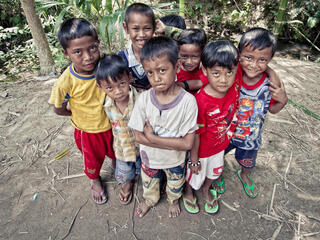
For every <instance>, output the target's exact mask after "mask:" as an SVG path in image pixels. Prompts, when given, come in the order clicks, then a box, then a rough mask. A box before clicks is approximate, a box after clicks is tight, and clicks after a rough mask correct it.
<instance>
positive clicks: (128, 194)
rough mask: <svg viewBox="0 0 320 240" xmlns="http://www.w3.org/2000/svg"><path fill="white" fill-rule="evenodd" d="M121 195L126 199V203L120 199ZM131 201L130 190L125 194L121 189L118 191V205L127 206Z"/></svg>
mask: <svg viewBox="0 0 320 240" xmlns="http://www.w3.org/2000/svg"><path fill="white" fill-rule="evenodd" d="M121 195H122V197H124V198H126V199H127V201H122V200H121V198H120V196H121ZM131 200H132V189H131V191H130V192H129V193H127V194H125V193H124V192H123V189H122V188H121V190H120V192H119V201H120V204H122V205H128V204H129V203H130V202H131Z"/></svg>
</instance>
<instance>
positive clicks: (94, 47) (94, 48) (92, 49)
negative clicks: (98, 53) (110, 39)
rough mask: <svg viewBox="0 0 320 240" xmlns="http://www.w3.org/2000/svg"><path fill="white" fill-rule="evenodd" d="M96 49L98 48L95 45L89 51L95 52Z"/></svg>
mask: <svg viewBox="0 0 320 240" xmlns="http://www.w3.org/2000/svg"><path fill="white" fill-rule="evenodd" d="M97 48H98V46H97V45H95V44H94V45H92V46H91V47H90V50H91V51H95V50H97Z"/></svg>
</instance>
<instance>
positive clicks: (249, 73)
mask: <svg viewBox="0 0 320 240" xmlns="http://www.w3.org/2000/svg"><path fill="white" fill-rule="evenodd" d="M271 59H272V47H267V48H265V49H263V50H259V49H255V50H253V48H252V47H251V46H247V47H245V48H244V49H243V50H242V52H241V53H240V65H241V68H242V70H243V73H244V77H246V79H247V80H249V81H252V82H255V81H258V80H259V79H260V78H261V77H262V74H263V73H264V72H265V71H266V70H267V68H268V63H269V62H270V61H271Z"/></svg>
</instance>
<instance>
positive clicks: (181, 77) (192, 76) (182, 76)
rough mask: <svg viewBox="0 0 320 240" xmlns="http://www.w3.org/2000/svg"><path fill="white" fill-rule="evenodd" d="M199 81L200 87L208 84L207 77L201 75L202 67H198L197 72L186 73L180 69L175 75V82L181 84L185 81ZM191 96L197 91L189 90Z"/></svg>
mask: <svg viewBox="0 0 320 240" xmlns="http://www.w3.org/2000/svg"><path fill="white" fill-rule="evenodd" d="M199 79H200V80H201V82H202V87H204V86H205V85H207V84H208V82H209V81H208V77H207V76H206V75H204V74H203V71H202V67H201V66H199V67H198V69H197V70H195V71H193V72H187V71H185V70H183V69H182V68H180V71H179V72H178V73H177V82H183V81H187V80H199ZM189 92H190V93H192V94H195V93H196V92H198V90H190V91H189Z"/></svg>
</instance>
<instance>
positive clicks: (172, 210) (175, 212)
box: [169, 201, 180, 218]
mask: <svg viewBox="0 0 320 240" xmlns="http://www.w3.org/2000/svg"><path fill="white" fill-rule="evenodd" d="M179 215H180V206H179V201H176V202H175V203H172V204H170V205H169V218H176V217H178V216H179Z"/></svg>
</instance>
